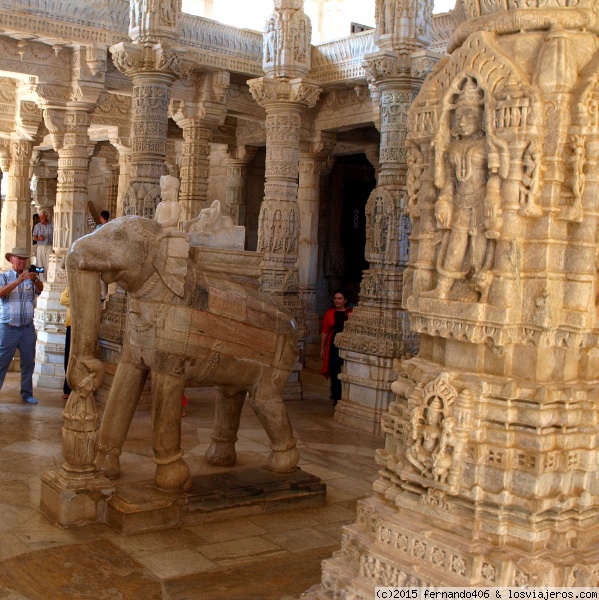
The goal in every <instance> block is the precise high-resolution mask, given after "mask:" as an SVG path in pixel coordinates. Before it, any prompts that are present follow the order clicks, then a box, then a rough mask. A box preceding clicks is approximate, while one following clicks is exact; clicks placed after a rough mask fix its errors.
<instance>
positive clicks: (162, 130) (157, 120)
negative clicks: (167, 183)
mask: <svg viewBox="0 0 599 600" xmlns="http://www.w3.org/2000/svg"><path fill="white" fill-rule="evenodd" d="M128 46H129V47H125V44H124V43H121V44H118V45H117V46H116V47H115V46H113V47H112V48H111V52H112V53H113V56H114V58H115V63H116V64H117V66H119V65H121V66H122V67H123V71H124V72H125V73H126V74H128V75H129V76H130V77H131V79H132V80H133V114H132V124H131V161H130V164H129V184H128V188H127V191H126V192H125V195H124V196H123V198H122V204H121V206H122V213H123V215H138V216H141V217H146V218H148V219H151V218H153V217H154V210H155V209H156V206H157V205H158V202H160V185H159V182H160V177H161V176H162V175H166V139H167V129H168V107H169V101H170V87H171V85H172V83H173V81H174V80H175V75H174V74H173V73H172V72H170V71H168V72H160V71H155V70H151V71H136V70H133V69H131V68H127V66H126V65H127V64H128V63H127V57H128V56H130V55H133V56H135V57H136V58H137V61H139V62H140V63H141V62H142V58H141V56H139V55H140V54H142V53H143V54H147V53H148V52H149V50H150V49H148V48H144V49H143V50H142V49H140V48H137V47H134V46H130V45H128ZM152 57H153V55H152ZM131 60H133V59H131Z"/></svg>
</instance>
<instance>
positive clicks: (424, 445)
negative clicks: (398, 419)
mask: <svg viewBox="0 0 599 600" xmlns="http://www.w3.org/2000/svg"><path fill="white" fill-rule="evenodd" d="M410 424H411V430H412V441H413V444H412V446H411V448H410V449H409V450H408V452H407V453H406V458H407V459H408V461H409V462H410V463H412V464H413V465H414V466H415V467H416V468H417V469H418V470H419V471H420V473H421V474H422V476H423V477H425V478H427V479H434V480H435V481H441V482H445V481H446V479H447V475H448V472H449V469H450V467H451V464H452V458H451V453H452V450H453V446H454V444H455V439H454V427H455V419H454V418H453V417H449V416H445V414H444V410H443V401H442V400H441V398H440V397H438V396H433V397H432V398H431V399H430V401H429V402H428V403H427V405H425V406H418V407H416V408H414V409H413V411H412V414H411V418H410Z"/></svg>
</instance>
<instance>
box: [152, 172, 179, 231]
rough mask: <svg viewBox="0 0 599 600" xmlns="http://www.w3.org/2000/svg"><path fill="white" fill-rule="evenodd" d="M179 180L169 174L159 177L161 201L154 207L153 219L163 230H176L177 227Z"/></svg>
mask: <svg viewBox="0 0 599 600" xmlns="http://www.w3.org/2000/svg"><path fill="white" fill-rule="evenodd" d="M179 185H180V184H179V180H178V179H177V178H176V177H172V176H171V175H163V176H162V177H161V178H160V195H161V196H162V201H161V202H160V203H159V204H158V206H157V207H156V212H155V213H154V219H156V221H157V222H158V224H159V225H160V226H161V227H162V228H163V229H164V230H165V231H176V230H177V228H178V227H179V216H180V214H181V205H180V204H179Z"/></svg>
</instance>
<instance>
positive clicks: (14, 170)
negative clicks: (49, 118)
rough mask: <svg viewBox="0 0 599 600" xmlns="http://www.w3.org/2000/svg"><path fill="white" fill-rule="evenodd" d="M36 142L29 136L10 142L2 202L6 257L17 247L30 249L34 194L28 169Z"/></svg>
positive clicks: (1, 249)
mask: <svg viewBox="0 0 599 600" xmlns="http://www.w3.org/2000/svg"><path fill="white" fill-rule="evenodd" d="M32 150H33V144H32V142H30V141H27V140H22V139H21V140H13V141H12V142H11V143H10V156H11V160H10V167H9V169H8V189H7V193H6V198H5V199H4V203H3V205H2V228H1V233H0V239H1V243H0V252H1V256H2V257H4V255H5V254H6V252H9V251H10V250H12V249H13V248H14V247H16V246H19V247H24V248H27V249H28V250H30V249H31V198H30V193H29V183H30V178H29V172H30V166H31V153H32Z"/></svg>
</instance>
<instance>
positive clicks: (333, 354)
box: [320, 290, 352, 406]
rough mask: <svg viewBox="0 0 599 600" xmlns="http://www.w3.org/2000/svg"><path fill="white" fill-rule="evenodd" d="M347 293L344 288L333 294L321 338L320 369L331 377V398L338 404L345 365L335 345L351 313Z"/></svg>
mask: <svg viewBox="0 0 599 600" xmlns="http://www.w3.org/2000/svg"><path fill="white" fill-rule="evenodd" d="M351 312H352V309H351V308H349V301H348V299H347V293H346V292H345V291H344V290H336V291H335V293H334V294H333V308H330V309H329V310H327V312H326V313H325V314H324V317H323V319H322V334H321V336H320V337H321V339H320V358H322V370H321V371H320V372H321V373H322V374H323V375H324V376H325V377H326V378H327V379H328V378H329V377H330V378H331V400H332V401H333V405H334V406H336V405H337V402H338V401H339V400H341V381H339V373H341V367H342V366H343V359H342V358H341V357H340V356H339V348H337V346H335V336H336V335H337V334H338V333H341V332H342V331H343V327H344V326H345V321H347V317H348V316H349V315H350V314H351Z"/></svg>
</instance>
